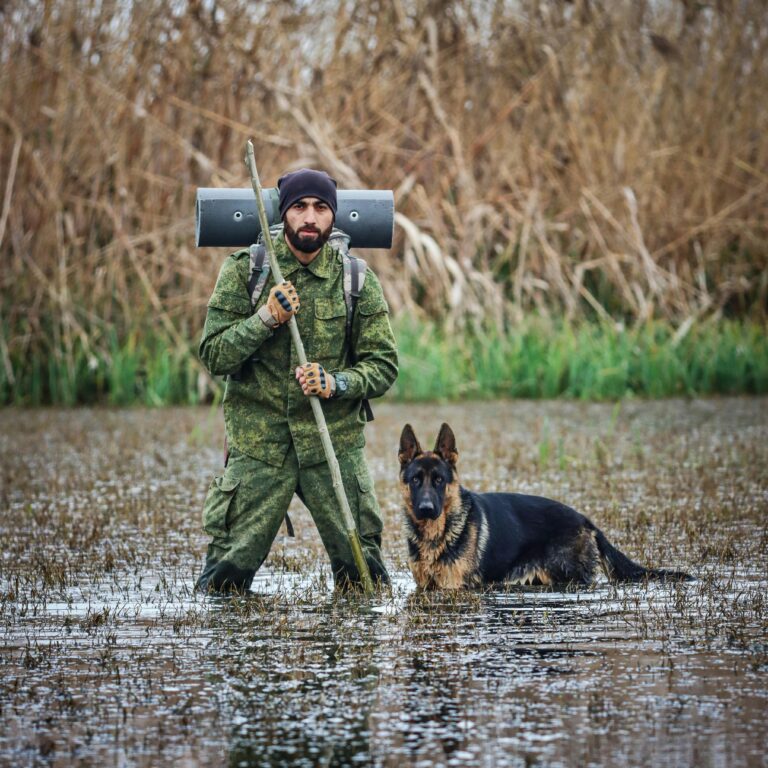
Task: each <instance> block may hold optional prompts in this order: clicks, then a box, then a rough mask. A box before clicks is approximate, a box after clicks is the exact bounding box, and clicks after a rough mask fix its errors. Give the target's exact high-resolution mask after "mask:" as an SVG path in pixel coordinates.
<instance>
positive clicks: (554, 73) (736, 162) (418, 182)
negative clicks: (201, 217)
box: [0, 0, 768, 382]
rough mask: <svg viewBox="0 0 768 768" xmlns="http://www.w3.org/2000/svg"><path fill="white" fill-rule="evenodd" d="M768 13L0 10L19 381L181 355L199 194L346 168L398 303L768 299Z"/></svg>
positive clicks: (203, 259) (7, 234) (294, 6)
mask: <svg viewBox="0 0 768 768" xmlns="http://www.w3.org/2000/svg"><path fill="white" fill-rule="evenodd" d="M764 10H765V6H764V3H763V2H761V0H742V1H741V2H729V1H728V0H722V2H718V3H717V4H713V5H710V6H705V5H702V4H696V3H690V2H687V1H683V2H674V1H673V0H662V1H661V2H654V3H651V2H649V0H633V1H632V2H629V0H622V1H621V2H616V3H610V4H604V7H603V6H601V5H600V4H598V3H594V2H590V1H589V0H577V1H576V2H572V3H559V2H554V1H553V2H549V3H533V2H528V1H527V0H522V1H521V2H518V3H503V2H490V0H489V1H484V0H474V1H473V0H446V1H443V2H437V1H436V0H433V1H431V2H408V1H407V0H397V1H396V2H394V3H391V4H380V3H378V2H373V1H372V0H349V1H348V2H344V3H342V4H337V3H330V2H316V3H312V4H301V3H285V2H279V1H278V0H271V1H268V2H264V3H260V4H258V5H255V4H253V3H247V2H245V1H244V0H242V1H240V2H238V1H237V0H221V1H220V2H215V3H203V2H200V1H199V0H190V1H189V2H181V3H170V2H167V1H166V2H163V1H161V0H154V1H150V2H142V3H129V4H126V3H119V2H109V1H107V0H105V1H104V2H96V1H91V2H88V1H87V0H79V1H77V2H71V1H69V0H46V2H44V3H39V4H30V3H25V2H19V1H18V0H17V1H16V2H14V1H13V0H12V1H11V2H6V3H3V4H2V6H0V22H1V24H0V61H2V74H0V195H2V208H1V209H0V258H2V263H3V270H2V274H1V275H0V281H1V282H0V301H1V302H2V303H1V304H0V364H2V365H3V366H4V368H5V374H6V380H7V381H10V382H13V380H14V370H13V368H14V365H23V361H24V360H25V359H26V357H27V355H28V353H29V352H37V353H39V352H41V351H43V352H45V351H48V352H49V353H50V354H51V355H53V356H56V357H57V358H62V359H61V360H60V362H62V363H65V364H66V362H67V359H68V357H70V358H71V357H72V356H73V350H74V348H75V347H76V346H81V347H82V348H83V349H85V350H87V351H88V352H89V353H90V354H93V355H94V356H95V357H99V358H102V359H103V358H108V357H109V343H108V339H109V338H111V336H110V334H114V333H117V335H118V336H120V335H122V334H125V333H126V332H127V330H128V329H137V328H138V329H140V328H142V327H146V324H148V323H151V324H153V325H159V326H161V327H162V328H164V329H165V333H166V335H167V337H168V340H169V343H170V344H172V345H173V346H174V347H180V348H183V347H184V344H185V340H186V339H192V338H194V337H195V336H196V335H197V333H198V330H199V328H200V326H201V323H202V317H203V313H204V307H205V302H206V299H207V296H208V294H209V292H210V290H211V287H212V283H213V280H214V278H215V274H216V272H217V269H218V265H219V263H220V261H221V259H222V257H223V255H224V254H223V252H221V251H214V250H200V251H198V250H196V249H195V248H194V243H193V238H194V235H193V232H194V226H193V201H194V195H195V190H196V187H198V186H217V185H230V186H247V176H246V173H245V169H244V167H243V165H242V155H243V146H244V142H245V140H246V138H247V137H249V136H253V137H254V138H255V140H256V146H257V156H258V157H259V162H260V167H261V168H262V173H263V175H264V178H265V182H266V183H273V182H274V180H275V179H276V177H277V175H278V174H279V173H280V172H281V171H282V170H284V169H286V168H289V167H297V166H301V165H314V166H320V167H323V168H326V169H327V170H328V171H329V172H331V173H332V174H333V175H334V176H336V178H337V179H338V180H339V183H340V186H342V187H359V186H361V187H372V188H393V189H395V190H396V200H397V208H398V215H397V225H398V226H397V231H396V246H395V248H394V250H393V253H392V254H391V255H390V254H383V253H375V252H372V253H369V254H366V255H367V257H368V258H369V260H370V261H371V262H372V264H373V265H374V267H375V268H376V269H377V271H378V272H379V274H380V275H381V276H382V279H383V281H384V283H385V289H386V292H387V295H388V298H389V300H390V302H391V304H392V305H393V307H394V308H395V309H396V310H400V309H404V308H405V309H408V310H411V311H414V312H418V313H421V314H426V315H429V316H432V317H437V318H439V317H445V316H447V317H448V318H450V321H451V322H459V323H464V322H466V321H468V320H469V321H474V320H478V321H487V320H488V319H492V320H495V321H496V322H497V323H502V322H507V321H510V320H511V321H514V320H515V319H517V318H520V317H521V316H522V315H523V313H526V312H529V311H531V310H536V311H538V312H541V313H545V314H552V313H554V314H565V315H566V316H567V317H581V316H587V317H589V316H594V315H597V316H598V317H600V318H621V319H624V320H627V319H629V320H632V321H635V322H643V321H645V320H647V319H649V318H651V317H662V318H665V319H667V320H669V321H671V322H673V323H674V324H676V325H677V326H678V327H679V329H680V330H679V333H680V335H681V336H682V335H684V334H685V333H686V332H687V330H688V328H690V326H691V324H692V323H694V322H696V321H698V320H701V319H702V318H704V317H711V316H714V317H717V316H719V315H720V314H721V313H723V312H727V313H729V314H737V315H744V314H745V313H748V312H749V313H752V314H754V313H755V312H757V314H758V316H759V317H764V311H765V307H766V303H767V302H766V299H767V298H768V297H767V294H768V278H767V277H766V275H767V274H768V270H766V266H768V265H767V263H766V262H767V261H768V260H767V259H766V253H768V248H767V247H766V246H767V245H768V220H767V218H766V203H768V140H766V137H767V136H768V125H767V123H768V120H767V119H766V117H767V115H768V35H766V27H765V24H764V23H763V22H764Z"/></svg>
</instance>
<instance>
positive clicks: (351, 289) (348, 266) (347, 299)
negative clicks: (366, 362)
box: [341, 250, 373, 421]
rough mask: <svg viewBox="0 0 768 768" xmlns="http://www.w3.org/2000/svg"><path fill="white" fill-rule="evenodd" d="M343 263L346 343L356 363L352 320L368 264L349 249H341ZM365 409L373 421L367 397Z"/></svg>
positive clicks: (353, 362) (368, 419) (353, 361)
mask: <svg viewBox="0 0 768 768" xmlns="http://www.w3.org/2000/svg"><path fill="white" fill-rule="evenodd" d="M341 263H342V266H343V267H344V303H345V304H346V305H347V326H346V331H345V343H346V345H347V349H348V350H349V360H350V362H351V363H352V365H354V364H355V360H356V357H355V353H354V350H353V349H352V320H353V318H354V316H355V307H356V306H357V300H358V299H359V298H360V294H361V293H362V290H363V284H364V283H365V274H366V269H367V268H368V265H367V264H366V263H365V261H364V260H363V259H359V258H358V257H357V256H351V255H350V253H349V251H348V250H342V251H341ZM363 411H365V420H366V421H373V409H372V408H371V404H370V402H369V401H368V399H367V398H366V399H364V400H363Z"/></svg>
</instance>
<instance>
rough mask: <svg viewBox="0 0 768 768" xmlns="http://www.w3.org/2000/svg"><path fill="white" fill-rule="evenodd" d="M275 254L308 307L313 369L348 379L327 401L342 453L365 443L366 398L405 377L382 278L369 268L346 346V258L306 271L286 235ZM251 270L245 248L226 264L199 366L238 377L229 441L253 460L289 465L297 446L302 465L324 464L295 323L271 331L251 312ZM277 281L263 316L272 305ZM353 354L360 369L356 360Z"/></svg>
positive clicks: (305, 337) (230, 386)
mask: <svg viewBox="0 0 768 768" xmlns="http://www.w3.org/2000/svg"><path fill="white" fill-rule="evenodd" d="M275 250H276V252H277V259H278V262H279V264H280V268H281V270H282V272H283V277H284V278H285V279H286V280H290V281H291V282H292V283H293V284H294V286H295V287H296V292H297V293H298V295H299V300H300V301H301V307H300V309H299V311H298V313H297V314H296V322H297V323H298V326H299V332H300V333H301V338H302V341H303V342H304V349H305V351H306V353H307V360H308V361H309V362H317V363H320V364H321V365H322V366H323V367H324V368H325V369H326V370H328V371H330V372H331V373H332V374H334V375H335V374H338V373H341V375H342V376H343V377H344V378H345V379H346V381H347V384H348V388H347V391H346V392H344V393H343V394H342V393H339V394H338V395H337V396H335V397H333V398H331V399H330V400H323V401H322V405H323V411H324V413H325V418H326V422H327V424H328V432H329V433H330V437H331V441H332V443H333V447H334V449H335V450H336V452H337V453H338V454H342V453H344V452H345V451H346V450H349V449H352V448H361V447H363V446H364V445H365V437H364V435H363V427H364V425H365V416H364V414H363V413H362V411H361V408H362V400H363V398H372V397H378V396H380V395H383V394H384V392H386V391H387V389H389V387H391V386H392V384H393V383H394V381H395V378H396V377H397V349H396V346H395V338H394V334H393V333H392V327H391V325H390V322H389V309H388V307H387V303H386V301H385V300H384V294H383V292H382V290H381V284H380V283H379V280H378V278H377V277H376V275H375V274H374V273H373V272H372V271H371V270H370V269H368V272H367V274H366V278H365V283H364V285H363V290H362V292H361V294H360V298H359V299H358V302H357V306H356V308H355V314H354V318H353V322H352V330H351V334H350V345H351V347H352V350H349V349H347V348H346V347H347V344H346V339H345V336H346V318H347V309H346V305H345V304H344V291H343V284H342V282H343V268H342V261H341V255H340V254H338V253H337V252H336V251H335V250H334V249H332V248H331V247H330V246H328V245H325V246H324V247H323V249H322V250H321V251H320V253H319V254H318V255H317V256H316V257H315V258H314V260H313V261H312V262H311V263H310V264H309V265H308V266H306V267H305V266H303V265H302V264H301V263H300V262H299V261H298V260H297V259H296V257H295V256H294V255H293V253H291V251H290V250H289V249H288V246H287V245H286V243H285V240H284V239H283V237H282V235H281V236H280V237H279V238H277V239H276V240H275ZM249 269H250V260H249V252H248V250H247V249H244V250H240V251H236V252H235V253H233V254H231V255H230V256H229V257H228V258H227V259H226V261H225V262H224V264H223V266H222V268H221V271H220V272H219V277H218V280H217V281H216V287H215V288H214V290H213V295H212V296H211V298H210V301H209V302H208V313H207V315H206V318H205V328H204V329H203V338H202V341H201V342H200V359H201V360H202V362H203V364H204V365H205V367H206V368H207V369H208V370H209V371H210V372H211V374H213V375H215V376H218V375H227V374H237V375H236V376H235V377H234V378H233V377H232V376H230V377H229V378H228V380H227V387H226V392H225V394H224V421H225V424H226V430H227V438H228V440H229V444H230V445H231V446H234V447H235V448H237V449H238V450H240V451H242V452H243V453H245V454H248V455H249V456H252V457H254V458H256V459H259V460H261V461H265V462H267V463H268V464H272V465H274V466H281V465H282V463H283V459H284V458H285V455H286V453H287V452H288V449H289V447H290V445H291V443H293V444H294V446H295V449H296V453H297V455H298V458H299V463H300V464H301V465H302V466H309V465H312V464H315V463H318V462H321V461H324V460H325V455H324V453H323V448H322V443H321V441H320V435H319V433H318V430H317V425H316V424H315V419H314V416H313V414H312V408H311V406H310V403H309V398H308V397H306V396H305V395H304V393H303V392H302V391H301V387H300V386H299V384H298V382H297V381H296V378H295V376H294V370H295V368H296V366H297V365H298V364H299V361H298V358H297V356H296V351H295V350H294V348H293V344H292V343H291V336H290V331H289V330H288V326H287V325H282V326H279V327H278V328H276V329H275V330H274V331H271V330H269V329H268V328H267V327H266V326H265V325H264V323H262V321H261V320H260V318H259V317H258V316H257V315H256V314H255V313H254V312H252V309H251V300H250V297H249V295H248V273H249ZM274 282H275V281H274V278H273V276H272V274H271V273H270V276H269V280H268V281H267V283H266V285H265V286H264V290H263V291H262V292H261V296H260V297H259V300H258V303H257V305H256V310H258V309H259V307H261V306H262V305H263V304H265V303H266V301H267V297H268V295H269V291H270V288H271V287H272V286H273V285H274ZM350 351H354V355H353V357H354V360H355V363H354V364H351V363H350V354H349V353H350Z"/></svg>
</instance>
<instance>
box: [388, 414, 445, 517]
mask: <svg viewBox="0 0 768 768" xmlns="http://www.w3.org/2000/svg"><path fill="white" fill-rule="evenodd" d="M398 458H399V459H400V483H401V485H402V491H403V498H404V500H405V503H406V507H407V511H408V513H409V514H410V515H411V516H412V517H413V519H414V520H415V521H417V522H421V521H427V520H437V519H438V518H439V517H440V515H441V514H442V513H443V511H444V510H445V509H446V508H448V507H450V505H451V504H453V503H454V500H455V495H456V493H457V489H458V474H457V473H456V462H457V461H458V458H459V454H458V451H457V450H456V438H455V437H454V436H453V432H452V431H451V428H450V427H449V426H448V425H447V424H443V425H442V427H440V433H439V434H438V436H437V441H436V442H435V449H434V451H422V450H421V446H420V445H419V441H418V440H417V439H416V435H415V434H414V431H413V428H412V427H411V425H410V424H406V425H405V427H403V432H402V434H401V435H400V450H399V452H398Z"/></svg>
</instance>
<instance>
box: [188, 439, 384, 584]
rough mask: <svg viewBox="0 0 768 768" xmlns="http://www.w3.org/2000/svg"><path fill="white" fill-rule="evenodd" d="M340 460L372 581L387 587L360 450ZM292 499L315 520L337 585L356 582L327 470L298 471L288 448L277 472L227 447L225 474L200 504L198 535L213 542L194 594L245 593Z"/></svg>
mask: <svg viewBox="0 0 768 768" xmlns="http://www.w3.org/2000/svg"><path fill="white" fill-rule="evenodd" d="M338 461H339V467H340V469H341V477H342V481H343V483H344V489H345V490H346V493H347V499H348V501H349V506H350V509H351V511H352V516H353V517H354V519H355V523H356V524H357V530H358V533H359V535H360V542H361V544H362V547H363V553H364V555H365V559H366V561H367V563H368V567H369V568H370V570H371V576H372V577H373V580H374V582H376V581H379V582H382V583H389V577H388V575H387V571H386V568H385V567H384V562H383V559H382V556H381V532H382V522H381V514H380V512H379V504H378V501H377V500H376V494H375V492H374V488H373V482H372V480H371V476H370V473H369V471H368V465H367V463H366V461H365V456H364V454H363V450H362V449H361V448H358V449H354V450H352V451H350V452H348V453H346V454H344V455H343V456H339V457H338ZM294 493H295V494H297V495H298V496H299V498H300V499H301V500H302V501H303V502H304V504H305V505H306V507H307V509H309V512H310V514H311V515H312V519H313V520H314V521H315V525H316V526H317V530H318V532H319V533H320V538H321V539H322V541H323V545H324V546H325V549H326V551H327V552H328V555H329V557H330V560H331V569H332V571H333V578H334V582H335V583H336V585H337V586H347V585H349V584H354V583H359V581H360V577H359V574H358V571H357V567H356V566H355V563H354V559H353V556H352V550H351V547H350V545H349V537H348V534H347V531H346V529H345V528H344V524H343V522H342V519H341V512H340V510H339V504H338V502H337V500H336V494H335V493H334V490H333V485H332V483H331V473H330V470H329V468H328V465H327V464H326V463H325V462H323V463H321V464H316V465H314V466H311V467H300V466H299V462H298V459H297V457H296V452H295V450H294V449H293V447H291V449H290V450H289V451H288V454H287V456H286V457H285V461H284V462H283V465H282V467H274V466H272V465H270V464H266V463H264V462H263V461H259V460H258V459H254V458H252V457H251V456H247V455H246V454H244V453H241V452H240V451H237V450H234V449H232V450H231V451H230V455H229V461H228V462H227V467H226V469H225V471H224V474H223V475H222V476H221V477H215V478H214V479H213V481H212V482H211V485H210V487H209V489H208V495H207V497H206V499H205V504H204V506H203V530H205V532H206V533H207V534H208V535H209V536H211V543H210V544H209V545H208V553H207V557H206V561H205V565H204V567H203V572H202V573H201V574H200V578H199V579H198V581H197V589H201V590H205V591H207V590H216V591H223V590H231V589H236V590H247V589H249V588H250V586H251V582H252V581H253V577H254V574H255V573H256V571H257V570H258V569H259V567H260V566H261V564H262V563H263V562H264V560H265V559H266V557H267V555H268V554H269V550H270V547H271V546H272V542H273V541H274V539H275V536H277V532H278V530H279V529H280V525H281V523H282V522H283V519H284V517H285V513H286V511H287V509H288V505H289V504H290V502H291V499H292V498H293V495H294Z"/></svg>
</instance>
